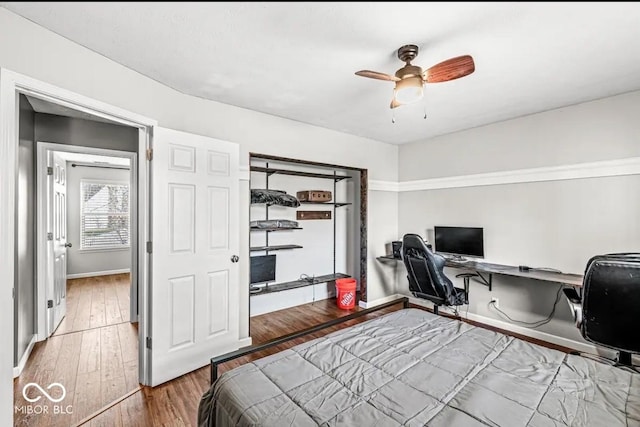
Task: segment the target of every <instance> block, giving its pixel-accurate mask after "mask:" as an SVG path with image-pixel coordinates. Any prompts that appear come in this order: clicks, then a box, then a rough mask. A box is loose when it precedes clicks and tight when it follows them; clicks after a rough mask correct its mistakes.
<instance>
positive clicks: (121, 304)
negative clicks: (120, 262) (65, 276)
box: [53, 273, 131, 336]
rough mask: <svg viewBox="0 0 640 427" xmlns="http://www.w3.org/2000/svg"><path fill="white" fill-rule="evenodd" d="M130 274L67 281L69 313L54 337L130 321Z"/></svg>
mask: <svg viewBox="0 0 640 427" xmlns="http://www.w3.org/2000/svg"><path fill="white" fill-rule="evenodd" d="M130 283H131V282H130V280H129V273H126V274H114V275H111V276H98V277H86V278H82V279H69V280H67V314H66V316H65V318H64V319H62V322H60V326H58V328H57V329H56V331H55V332H54V334H53V335H54V336H58V335H62V334H66V333H69V332H77V331H82V330H85V329H92V328H98V327H101V326H107V325H116V324H118V323H123V322H128V321H129V310H130V307H129V296H130V286H131V285H130Z"/></svg>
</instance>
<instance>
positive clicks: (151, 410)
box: [85, 298, 402, 427]
mask: <svg viewBox="0 0 640 427" xmlns="http://www.w3.org/2000/svg"><path fill="white" fill-rule="evenodd" d="M401 308H402V304H397V305H396V306H393V307H389V308H386V309H383V310H380V311H376V312H374V313H370V314H368V315H365V316H362V317H360V318H357V319H353V320H350V321H347V322H345V323H342V324H340V325H337V326H334V327H331V328H327V329H325V330H323V331H320V332H317V333H315V334H311V335H308V336H306V337H303V338H299V339H297V340H293V341H290V342H289V343H287V344H282V345H280V346H277V347H274V348H271V349H268V350H265V351H263V352H260V353H255V354H253V355H250V356H246V357H243V358H240V359H236V360H234V361H231V362H228V363H225V364H223V365H220V367H219V373H222V372H225V371H227V370H229V369H233V368H235V367H237V366H240V365H241V364H243V363H247V362H250V361H252V360H256V359H259V358H261V357H264V356H267V355H269V354H273V353H277V352H278V351H282V350H284V349H287V348H290V347H293V346H295V345H298V344H301V343H303V342H305V341H309V340H312V339H315V338H319V337H321V336H323V335H326V334H328V333H330V332H333V331H336V330H338V329H341V328H346V327H348V326H352V325H355V324H357V323H360V322H364V321H366V320H370V319H373V318H376V317H378V316H382V315H384V314H387V313H390V312H392V311H395V310H399V309H401ZM354 311H360V308H359V307H356V308H355V309H354V310H340V309H338V308H337V307H336V302H335V299H333V298H332V299H328V300H322V301H316V302H315V303H313V304H305V305H301V306H298V307H293V308H288V309H286V310H280V311H276V312H273V313H268V314H263V315H260V316H255V317H252V318H251V321H250V329H251V337H252V339H253V344H260V343H263V342H266V341H269V340H271V339H273V338H276V337H279V336H282V335H286V334H289V333H292V332H296V331H300V330H302V329H305V328H308V327H311V326H314V325H318V324H320V323H323V322H326V321H328V320H331V319H335V318H336V317H342V316H346V315H348V314H351V313H353V312H354ZM209 373H210V370H209V366H205V367H203V368H200V369H198V370H196V371H193V372H191V373H189V374H187V375H183V376H182V377H180V378H177V379H175V380H173V381H170V382H168V383H165V384H162V385H160V386H158V387H155V388H150V387H144V388H143V389H142V390H140V391H139V392H137V393H135V394H134V395H132V396H131V397H129V398H127V399H125V400H124V401H122V402H120V403H118V404H117V405H115V406H113V407H112V408H110V409H108V410H107V411H105V412H103V413H102V414H100V415H99V416H97V417H96V418H94V419H92V420H91V421H90V422H88V423H86V424H85V426H91V427H94V426H140V427H146V426H172V427H173V426H196V421H197V411H198V404H199V403H200V398H201V397H202V394H203V393H204V392H205V391H206V390H207V389H208V388H209Z"/></svg>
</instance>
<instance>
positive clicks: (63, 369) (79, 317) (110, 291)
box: [14, 275, 139, 427]
mask: <svg viewBox="0 0 640 427" xmlns="http://www.w3.org/2000/svg"><path fill="white" fill-rule="evenodd" d="M128 280H129V278H128V275H126V276H125V275H118V276H115V277H114V276H102V277H99V278H89V279H77V280H75V281H70V282H76V283H74V284H73V285H71V286H69V287H68V289H67V296H68V299H69V300H70V301H74V302H73V303H72V304H69V305H68V308H67V309H68V310H69V308H71V310H73V312H72V314H71V317H68V318H66V319H65V320H63V323H64V322H65V321H66V320H69V321H68V322H67V323H66V326H65V327H68V328H69V329H70V330H66V332H64V333H61V331H60V328H58V330H57V331H56V334H54V335H53V336H52V337H51V338H49V339H48V340H46V341H43V342H39V343H36V345H35V347H34V349H33V352H32V353H31V357H30V358H29V360H28V362H27V365H26V366H25V369H24V371H23V372H22V374H21V375H20V377H19V378H16V379H15V380H14V405H15V406H17V407H21V406H27V405H31V406H32V407H33V406H36V405H41V407H46V408H47V410H48V412H49V413H46V414H45V413H42V414H34V413H32V414H21V413H16V414H15V415H14V421H15V425H16V426H29V427H36V426H52V427H57V426H60V427H68V426H71V425H74V424H76V423H77V422H78V421H80V420H82V419H83V418H85V417H87V416H89V415H90V414H92V413H94V412H95V411H97V410H99V409H101V408H103V407H104V406H105V405H107V404H109V403H111V402H113V401H114V400H115V399H117V398H119V397H121V396H123V395H125V394H126V393H127V392H129V391H131V390H135V389H136V388H138V387H139V384H138V330H137V326H136V325H133V324H131V323H129V321H128V319H129V302H128V301H129V290H128V286H129V285H128ZM94 287H95V289H92V288H94ZM124 290H126V292H125V291H124ZM125 297H126V300H125ZM101 305H102V306H101ZM122 307H124V308H125V309H123V308H122ZM116 308H117V310H116ZM67 315H68V316H69V311H68V313H67ZM123 319H124V322H123ZM61 327H62V325H61ZM32 382H33V383H37V384H39V385H40V386H41V387H43V388H45V389H46V387H47V386H48V385H49V384H51V383H60V384H62V385H63V386H64V387H65V389H66V397H65V398H64V399H63V400H62V401H61V402H60V403H58V404H54V403H52V402H49V401H48V400H47V399H46V398H44V397H43V398H42V399H41V400H40V401H38V402H33V403H30V402H28V401H26V399H25V398H24V396H23V394H22V393H23V388H24V386H25V385H27V384H29V383H32ZM27 390H28V392H27V396H28V397H29V398H32V399H33V398H36V397H38V396H41V393H40V392H39V391H38V390H37V389H35V388H33V387H30V388H28V389H27ZM50 392H51V394H52V396H54V397H56V398H57V397H60V396H61V391H60V390H59V389H58V388H57V387H55V388H52V389H51V390H50ZM54 405H55V406H58V407H59V408H65V412H68V411H66V409H67V408H68V406H69V405H72V407H71V408H68V409H71V411H72V413H71V414H53V413H52V412H53V411H54Z"/></svg>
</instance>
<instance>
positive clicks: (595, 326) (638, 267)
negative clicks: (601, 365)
mask: <svg viewBox="0 0 640 427" xmlns="http://www.w3.org/2000/svg"><path fill="white" fill-rule="evenodd" d="M564 293H565V295H566V297H567V299H568V300H569V305H570V307H571V309H572V311H573V317H574V320H575V321H576V326H577V327H578V328H579V329H580V333H581V334H582V336H583V337H584V338H585V339H586V340H587V341H590V342H592V343H594V344H597V345H601V346H603V347H608V348H611V349H614V350H618V351H619V353H618V358H617V360H616V362H617V363H619V364H621V365H627V366H631V354H632V353H640V316H638V314H637V310H638V307H640V254H638V253H635V254H634V253H627V254H610V255H598V256H595V257H593V258H591V259H590V260H589V262H588V263H587V267H586V270H585V274H584V279H583V283H582V298H580V296H579V295H578V292H576V290H575V289H574V288H566V289H564Z"/></svg>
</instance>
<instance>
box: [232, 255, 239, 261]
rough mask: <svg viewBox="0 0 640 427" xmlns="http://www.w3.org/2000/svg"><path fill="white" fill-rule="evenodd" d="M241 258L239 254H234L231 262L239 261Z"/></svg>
mask: <svg viewBox="0 0 640 427" xmlns="http://www.w3.org/2000/svg"><path fill="white" fill-rule="evenodd" d="M239 259H240V258H238V255H234V256H232V257H231V262H238V260H239Z"/></svg>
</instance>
